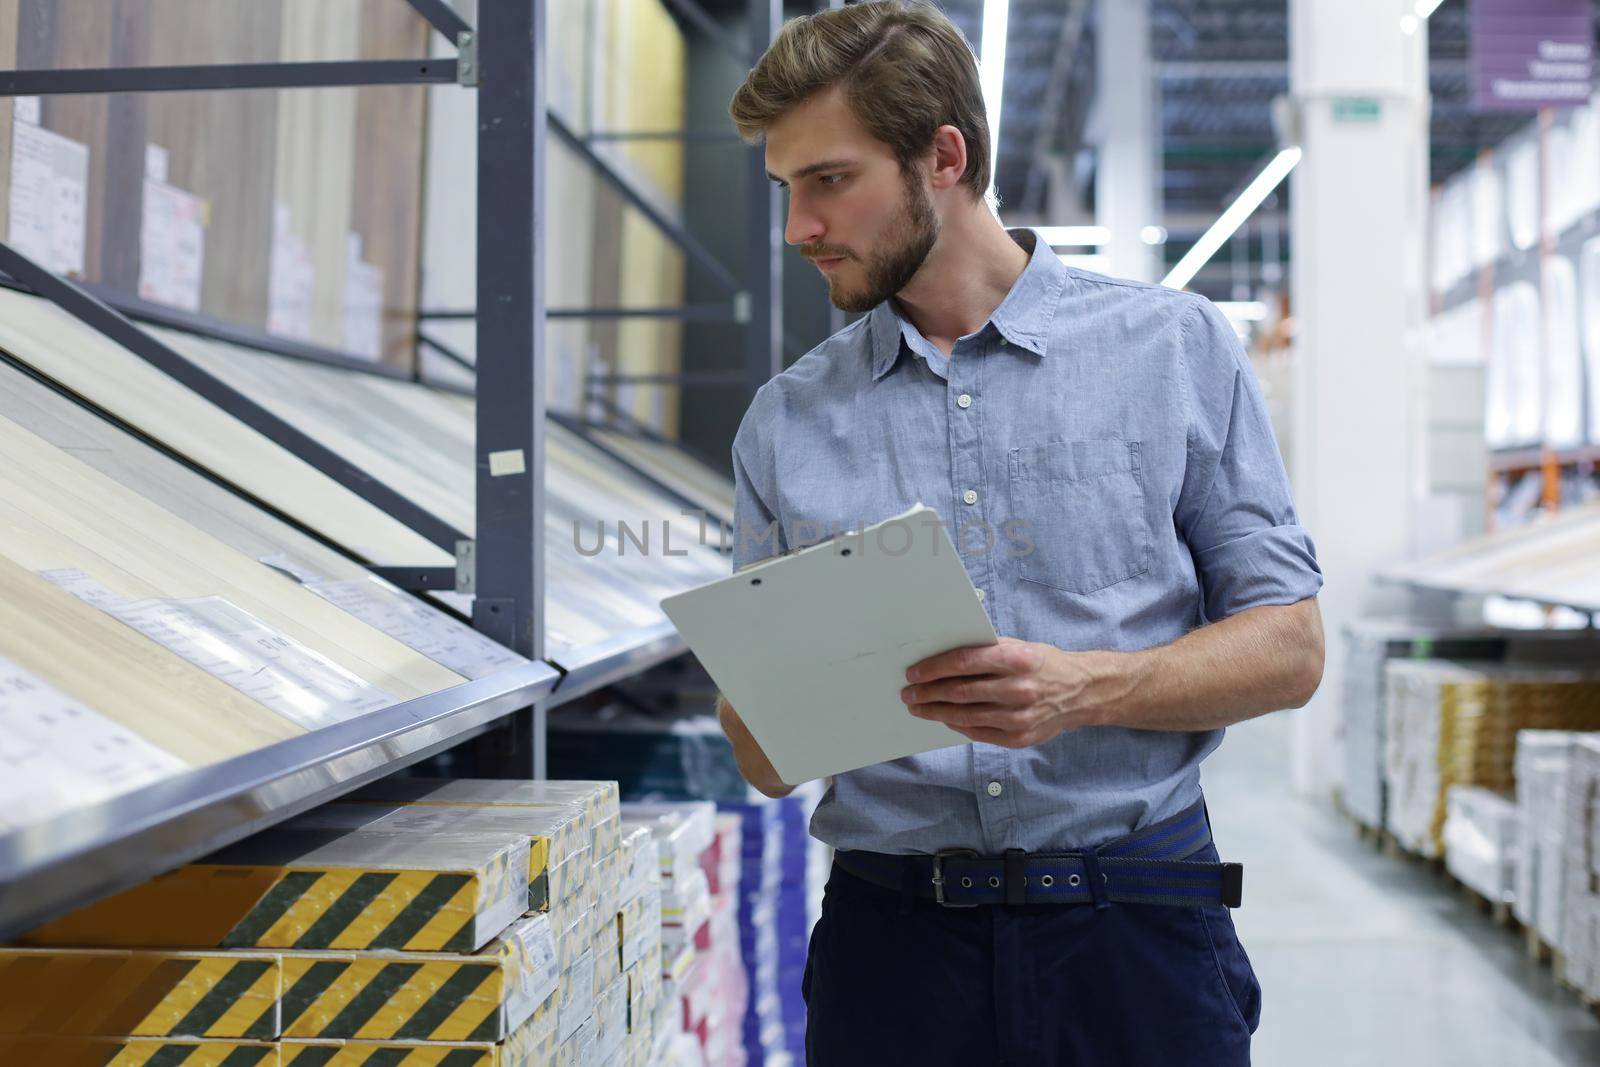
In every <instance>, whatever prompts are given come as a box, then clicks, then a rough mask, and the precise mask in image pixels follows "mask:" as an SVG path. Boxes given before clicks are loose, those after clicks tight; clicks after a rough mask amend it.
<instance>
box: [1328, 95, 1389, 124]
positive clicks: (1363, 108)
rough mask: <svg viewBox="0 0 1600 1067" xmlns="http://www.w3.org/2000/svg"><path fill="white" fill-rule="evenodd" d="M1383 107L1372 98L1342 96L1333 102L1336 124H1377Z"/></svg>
mask: <svg viewBox="0 0 1600 1067" xmlns="http://www.w3.org/2000/svg"><path fill="white" fill-rule="evenodd" d="M1382 114H1383V105H1382V104H1380V103H1379V102H1378V101H1377V100H1374V99H1373V98H1372V97H1370V96H1342V97H1339V98H1337V99H1336V100H1334V102H1333V121H1334V122H1377V121H1378V119H1379V117H1380V116H1381V115H1382Z"/></svg>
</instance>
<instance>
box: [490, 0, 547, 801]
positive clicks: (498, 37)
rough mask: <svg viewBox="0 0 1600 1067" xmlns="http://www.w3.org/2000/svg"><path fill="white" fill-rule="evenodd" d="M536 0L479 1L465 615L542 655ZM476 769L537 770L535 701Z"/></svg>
mask: <svg viewBox="0 0 1600 1067" xmlns="http://www.w3.org/2000/svg"><path fill="white" fill-rule="evenodd" d="M545 15H546V6H545V0H498V2H495V3H488V4H484V5H483V6H482V7H481V8H480V9H479V11H478V50H479V51H478V61H479V62H478V67H479V71H480V72H481V73H480V77H479V83H478V212H477V235H478V260H477V287H478V294H477V305H476V306H477V316H476V319H477V331H478V332H477V345H476V351H477V373H478V405H477V442H476V446H475V447H476V451H477V520H478V521H477V531H478V540H477V545H476V560H475V563H474V576H473V577H474V588H475V590H476V592H475V595H474V599H473V604H472V622H473V625H474V626H476V627H477V628H478V629H479V630H480V631H482V632H483V633H485V634H487V635H488V636H489V637H491V638H493V639H494V640H496V641H498V642H500V643H501V644H502V645H505V646H506V647H507V648H510V649H512V650H513V651H515V652H519V653H521V654H522V655H524V656H527V657H528V658H530V659H543V658H544V600H545V560H544V556H545V553H544V508H545V491H544V486H545V480H544V467H545V464H544V441H545V403H544V401H545V386H546V381H545V268H544V241H545V236H546V220H545V185H544V183H545V163H546V160H547V158H548V157H547V154H546V135H547V131H548V129H549V128H550V127H551V126H554V125H555V122H556V120H555V119H554V118H552V117H551V116H550V114H549V109H548V105H547V100H546V91H545V85H546V71H545V54H544V46H545V40H546V36H545ZM475 762H476V768H475V769H476V770H477V771H478V773H480V774H493V775H498V776H502V777H542V776H543V774H544V708H543V707H542V706H540V705H536V706H535V707H534V708H533V710H532V711H531V712H529V713H523V714H519V715H516V716H514V717H513V718H512V720H511V724H510V728H509V729H508V730H506V731H499V732H496V733H495V734H493V735H490V736H489V737H487V738H484V739H483V740H482V741H481V742H480V743H479V744H478V745H477V746H476V751H475Z"/></svg>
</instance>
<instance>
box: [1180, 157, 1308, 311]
mask: <svg viewBox="0 0 1600 1067" xmlns="http://www.w3.org/2000/svg"><path fill="white" fill-rule="evenodd" d="M1302 155H1304V152H1302V151H1301V149H1300V146H1299V145H1293V146H1291V147H1289V148H1285V149H1284V150H1283V151H1281V152H1279V153H1278V154H1277V155H1276V156H1274V157H1273V158H1272V162H1270V163H1268V164H1267V165H1266V166H1265V167H1263V168H1262V170H1261V173H1260V174H1257V175H1256V176H1255V179H1254V180H1253V181H1251V183H1250V184H1249V185H1247V186H1245V189H1244V192H1242V193H1240V194H1239V198H1238V199H1237V200H1235V201H1234V202H1233V203H1231V204H1229V205H1228V210H1226V211H1224V212H1223V213H1222V217H1221V218H1219V219H1217V221H1216V222H1213V223H1212V224H1211V228H1210V229H1209V230H1207V231H1206V232H1205V233H1204V234H1203V235H1202V236H1201V238H1200V240H1198V241H1196V242H1195V246H1194V247H1193V248H1191V249H1189V254H1188V255H1186V256H1184V257H1183V259H1181V260H1179V261H1178V265H1177V266H1176V267H1173V268H1172V273H1170V274H1168V275H1167V276H1166V277H1165V278H1163V279H1162V281H1161V284H1162V285H1165V286H1169V287H1171V288H1173V289H1182V288H1183V287H1184V286H1186V285H1188V284H1189V283H1190V282H1192V281H1194V276H1195V275H1196V274H1199V273H1200V268H1201V267H1203V266H1205V265H1206V263H1207V262H1209V261H1210V259H1211V257H1212V256H1214V255H1216V254H1217V249H1219V248H1221V247H1222V246H1223V245H1224V244H1226V243H1227V241H1228V238H1230V237H1232V236H1233V235H1234V232H1235V231H1236V230H1238V228H1239V227H1240V226H1242V225H1244V221H1245V219H1248V218H1249V217H1250V216H1251V215H1253V214H1254V213H1255V210H1256V208H1258V207H1260V206H1261V202H1262V201H1263V200H1265V199H1266V198H1267V197H1268V196H1269V195H1271V193H1272V190H1274V189H1276V188H1277V187H1278V185H1279V183H1280V182H1282V181H1283V179H1285V178H1287V177H1288V176H1289V172H1290V171H1291V170H1294V168H1295V165H1296V164H1297V163H1299V162H1300V157H1301V156H1302Z"/></svg>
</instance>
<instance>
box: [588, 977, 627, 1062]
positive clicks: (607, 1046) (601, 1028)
mask: <svg viewBox="0 0 1600 1067" xmlns="http://www.w3.org/2000/svg"><path fill="white" fill-rule="evenodd" d="M594 1018H595V1023H596V1029H597V1031H598V1032H597V1034H596V1037H595V1057H596V1060H595V1062H597V1063H609V1062H610V1060H611V1057H613V1056H615V1055H616V1054H617V1053H619V1052H620V1051H622V1048H623V1046H624V1045H625V1044H626V1043H627V1040H628V983H627V982H625V981H623V980H622V976H621V975H618V976H617V977H616V978H614V979H613V980H612V981H610V982H608V983H607V984H606V985H605V986H604V987H603V988H602V989H601V990H600V992H598V993H596V994H595V998H594Z"/></svg>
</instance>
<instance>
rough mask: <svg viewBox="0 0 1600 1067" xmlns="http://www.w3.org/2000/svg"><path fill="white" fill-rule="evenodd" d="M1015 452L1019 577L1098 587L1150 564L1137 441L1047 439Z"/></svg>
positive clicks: (1066, 586) (1078, 588)
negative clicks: (1024, 535)
mask: <svg viewBox="0 0 1600 1067" xmlns="http://www.w3.org/2000/svg"><path fill="white" fill-rule="evenodd" d="M1008 458H1009V463H1010V482H1011V486H1010V488H1011V512H1012V519H1013V522H1016V523H1018V526H1019V527H1020V529H1021V530H1023V531H1025V532H1026V535H1027V536H1026V538H1023V537H1020V536H1019V537H1017V538H1015V539H1014V547H1013V548H1012V553H1013V554H1014V555H1015V557H1016V563H1017V576H1018V577H1019V578H1021V579H1022V580H1023V581H1026V582H1036V583H1038V584H1040V585H1046V586H1049V587H1050V588H1052V589H1060V590H1064V591H1066V592H1069V593H1092V592H1095V591H1096V590H1098V589H1104V588H1105V587H1106V586H1109V585H1115V584H1116V583H1117V582H1122V581H1126V580H1127V579H1129V578H1133V577H1135V576H1137V575H1140V574H1143V573H1144V572H1145V571H1147V570H1148V569H1149V568H1150V549H1151V537H1150V520H1149V518H1148V517H1147V516H1146V514H1145V506H1144V482H1143V475H1142V471H1141V469H1140V463H1139V442H1138V441H1123V440H1116V439H1102V440H1093V441H1041V442H1037V443H1034V444H1026V445H1022V446H1020V447H1018V448H1013V449H1012V450H1011V452H1010V455H1009V457H1008ZM1030 541H1031V545H1030V543H1029V542H1030Z"/></svg>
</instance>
